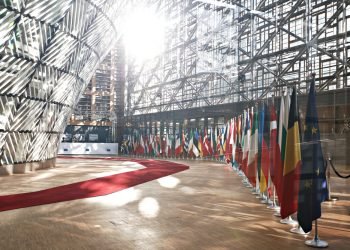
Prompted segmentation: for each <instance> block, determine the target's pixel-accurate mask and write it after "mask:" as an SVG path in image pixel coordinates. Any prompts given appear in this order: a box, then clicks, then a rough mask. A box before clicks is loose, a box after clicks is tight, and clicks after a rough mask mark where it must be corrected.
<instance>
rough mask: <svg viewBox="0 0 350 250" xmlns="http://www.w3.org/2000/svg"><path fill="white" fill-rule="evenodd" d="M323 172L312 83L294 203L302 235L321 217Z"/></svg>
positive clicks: (323, 188) (324, 184)
mask: <svg viewBox="0 0 350 250" xmlns="http://www.w3.org/2000/svg"><path fill="white" fill-rule="evenodd" d="M325 171H326V169H325V162H324V158H323V154H322V148H321V143H320V130H319V126H318V116H317V109H316V97H315V80H314V79H313V80H312V83H311V86H310V93H309V99H308V104H307V111H306V118H305V127H304V142H303V144H302V167H301V171H300V172H301V173H300V187H299V199H298V222H299V225H300V226H301V227H302V228H303V230H304V232H306V233H307V232H310V231H311V229H312V221H313V220H316V219H318V218H320V217H321V202H322V201H324V200H326V198H327V196H328V190H327V182H326V175H325Z"/></svg>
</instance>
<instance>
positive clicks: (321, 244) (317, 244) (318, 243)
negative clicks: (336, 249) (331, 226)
mask: <svg viewBox="0 0 350 250" xmlns="http://www.w3.org/2000/svg"><path fill="white" fill-rule="evenodd" d="M305 245H307V246H309V247H316V248H326V247H328V243H327V241H324V240H320V239H319V238H316V237H315V238H314V239H312V240H307V241H305Z"/></svg>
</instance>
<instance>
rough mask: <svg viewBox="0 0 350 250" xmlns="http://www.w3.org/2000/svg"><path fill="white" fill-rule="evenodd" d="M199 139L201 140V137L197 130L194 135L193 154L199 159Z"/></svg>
mask: <svg viewBox="0 0 350 250" xmlns="http://www.w3.org/2000/svg"><path fill="white" fill-rule="evenodd" d="M198 139H199V135H198V132H197V130H196V131H195V132H194V135H193V146H192V152H193V154H194V155H195V156H196V157H199V149H198Z"/></svg>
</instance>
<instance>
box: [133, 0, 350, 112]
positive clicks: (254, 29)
mask: <svg viewBox="0 0 350 250" xmlns="http://www.w3.org/2000/svg"><path fill="white" fill-rule="evenodd" d="M161 2H162V3H161V4H160V6H159V10H160V11H163V12H164V13H166V16H167V17H169V19H171V22H172V23H173V25H172V26H171V27H169V30H168V32H167V34H166V38H167V41H166V48H167V49H166V51H165V52H164V53H163V54H162V55H160V56H158V57H157V58H155V59H153V60H151V61H149V62H147V63H146V64H144V65H133V64H132V63H131V64H130V65H129V75H128V79H127V83H128V87H127V96H126V97H127V105H126V114H127V115H128V116H130V117H131V116H133V115H145V114H151V113H156V112H167V111H176V110H185V109H192V108H198V107H208V106H216V105H219V104H225V103H236V102H241V101H253V102H254V101H256V100H261V99H264V98H268V97H271V96H280V95H282V94H283V93H284V92H286V91H288V89H289V87H290V86H294V85H295V86H296V87H297V89H298V91H299V93H306V91H307V88H308V79H309V77H310V74H311V73H315V74H316V84H317V88H318V91H327V90H336V89H343V88H347V87H349V84H350V82H349V72H348V68H349V67H350V61H349V59H348V54H349V50H350V38H349V37H350V36H349V35H350V7H349V1H348V0H341V1H334V0H333V1H332V0H297V1H293V0H279V1H276V0H241V1H229V0H227V1H221V2H220V1H190V0H186V1H178V0H167V1H161ZM215 2H216V3H215ZM218 2H220V4H218Z"/></svg>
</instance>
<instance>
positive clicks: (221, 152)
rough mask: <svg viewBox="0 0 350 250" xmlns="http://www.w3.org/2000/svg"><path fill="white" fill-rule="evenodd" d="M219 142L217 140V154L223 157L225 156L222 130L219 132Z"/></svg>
mask: <svg viewBox="0 0 350 250" xmlns="http://www.w3.org/2000/svg"><path fill="white" fill-rule="evenodd" d="M217 135H218V136H217V140H216V152H217V156H221V155H223V151H222V130H221V129H220V128H218V131H217Z"/></svg>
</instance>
